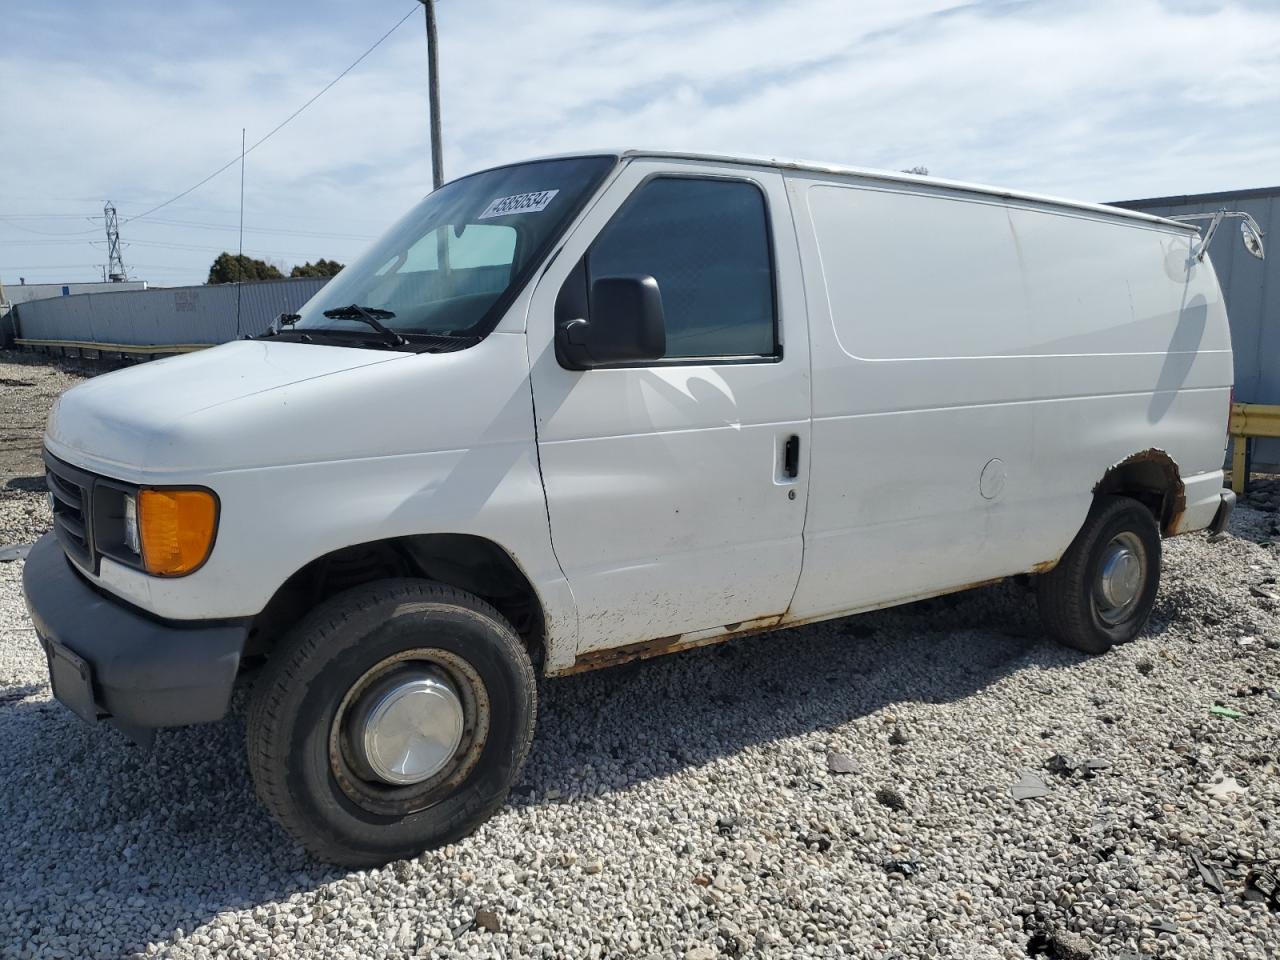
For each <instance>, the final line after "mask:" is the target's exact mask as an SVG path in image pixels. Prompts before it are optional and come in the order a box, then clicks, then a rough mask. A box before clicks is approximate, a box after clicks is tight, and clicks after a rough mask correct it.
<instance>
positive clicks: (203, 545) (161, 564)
mask: <svg viewBox="0 0 1280 960" xmlns="http://www.w3.org/2000/svg"><path fill="white" fill-rule="evenodd" d="M130 503H135V501H133V498H128V499H127V500H126V502H125V530H126V533H125V536H126V538H127V537H128V515H129V514H128V511H129V505H130ZM134 516H135V521H134V524H135V528H136V534H135V535H136V536H137V537H138V539H139V541H140V545H141V547H142V549H141V550H140V551H139V553H141V555H142V565H143V567H145V568H146V571H147V573H150V574H152V575H153V576H157V577H181V576H183V575H184V574H188V573H191V572H192V571H193V570H195V569H196V568H197V567H199V566H200V565H201V564H203V563H204V562H205V560H207V559H208V558H209V551H210V550H212V549H213V537H214V534H215V533H216V532H217V529H218V501H217V499H216V498H215V497H214V495H213V494H212V493H210V492H209V491H208V490H164V489H161V490H147V489H144V490H142V491H140V492H139V493H138V498H137V501H136V503H135V506H134Z"/></svg>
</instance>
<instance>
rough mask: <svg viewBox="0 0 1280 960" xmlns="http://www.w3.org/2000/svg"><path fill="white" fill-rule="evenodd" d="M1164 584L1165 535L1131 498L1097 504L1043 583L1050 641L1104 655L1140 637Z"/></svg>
mask: <svg viewBox="0 0 1280 960" xmlns="http://www.w3.org/2000/svg"><path fill="white" fill-rule="evenodd" d="M1159 585H1160V530H1159V528H1158V527H1157V526H1156V521H1155V518H1154V517H1153V516H1152V515H1151V512H1150V511H1149V510H1148V509H1147V508H1146V507H1144V506H1143V505H1142V504H1141V503H1139V502H1138V501H1137V500H1132V499H1130V498H1128V497H1119V496H1106V497H1099V498H1098V499H1097V500H1096V501H1095V502H1094V505H1093V509H1091V510H1090V511H1089V516H1088V519H1086V520H1085V523H1084V526H1083V527H1082V528H1081V530H1080V532H1079V533H1078V534H1076V538H1075V540H1073V541H1072V543H1071V546H1070V547H1068V548H1067V552H1066V553H1065V554H1063V556H1062V559H1061V560H1060V561H1058V565H1057V566H1056V567H1054V568H1053V569H1052V570H1050V571H1049V572H1048V573H1046V574H1043V575H1042V576H1041V577H1040V578H1039V582H1038V584H1037V601H1038V605H1039V608H1040V620H1041V622H1042V623H1043V624H1044V628H1045V630H1046V631H1047V632H1048V634H1049V635H1050V636H1051V637H1053V638H1054V639H1055V640H1057V641H1058V642H1059V643H1063V644H1065V645H1066V646H1068V647H1072V648H1073V649H1076V650H1079V651H1081V652H1083V653H1090V654H1100V653H1106V652H1107V651H1108V650H1110V649H1111V648H1112V647H1113V646H1115V645H1116V644H1117V643H1128V642H1129V641H1130V640H1132V639H1133V638H1134V637H1136V636H1137V635H1138V634H1139V633H1140V632H1141V631H1142V628H1143V627H1144V626H1146V623H1147V618H1148V617H1150V616H1151V609H1152V607H1154V606H1155V600H1156V590H1157V589H1158V588H1159Z"/></svg>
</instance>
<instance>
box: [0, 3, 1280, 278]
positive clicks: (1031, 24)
mask: <svg viewBox="0 0 1280 960" xmlns="http://www.w3.org/2000/svg"><path fill="white" fill-rule="evenodd" d="M438 6H439V11H440V13H439V17H440V32H441V50H442V71H443V100H444V126H445V169H446V175H447V176H457V175H459V174H462V173H466V172H469V171H471V170H475V169H477V168H480V167H484V166H488V165H490V164H493V163H497V162H503V161H508V160H513V159H519V158H521V157H526V156H534V155H538V154H545V153H552V152H562V151H569V150H576V149H589V148H594V147H602V146H651V147H662V148H676V149H695V150H710V151H715V152H741V153H750V154H765V155H773V156H785V157H800V158H807V159H815V160H824V161H830V162H837V163H849V164H855V165H859V166H871V167H886V168H890V169H898V168H902V167H909V166H914V165H917V164H922V165H925V166H927V167H928V168H929V169H930V171H931V172H932V173H933V174H935V175H938V176H943V177H948V178H951V179H959V180H971V181H977V182H984V183H993V184H998V185H1001V186H1007V187H1015V188H1020V189H1028V190H1034V191H1039V192H1044V193H1052V194H1058V195H1064V196H1069V197H1076V198H1081V199H1088V200H1117V199H1126V198H1134V197H1144V196H1160V195H1166V194H1179V193H1194V192H1201V191H1209V190H1228V189H1237V188H1244V187H1256V186H1270V185H1274V184H1276V183H1280V123H1278V122H1277V121H1278V120H1280V55H1277V51H1278V50H1280V0H1241V2H1234V3H1232V2H1226V0H1221V2H1219V0H1124V2H1117V0H988V2H982V0H978V2H969V3H956V2H947V0H885V2H878V0H857V2H852V0H790V2H784V0H773V2H741V0H740V2H721V0H704V2H691V0H665V2H663V0H659V2H654V0H649V2H631V0H626V2H624V0H556V2H553V3H530V2H528V0H523V2H517V0H438ZM410 11H414V14H413V16H411V17H410V18H409V20H408V21H407V22H405V23H404V24H403V25H402V26H401V27H400V28H399V29H398V30H397V31H396V32H395V33H394V34H392V36H391V37H390V38H389V39H388V40H387V41H386V42H385V43H384V44H383V45H382V46H380V47H379V48H378V49H377V50H376V51H374V53H373V54H372V55H370V57H369V58H368V59H367V60H365V61H364V62H363V63H361V64H360V65H359V66H358V67H357V68H356V69H355V70H354V71H352V72H351V73H350V74H348V75H347V77H345V78H344V79H343V80H342V81H341V82H340V83H339V84H338V85H337V86H335V87H334V88H333V89H332V90H330V91H329V92H328V93H327V94H325V96H324V97H322V98H321V99H320V100H318V101H317V102H316V103H315V104H314V105H313V106H311V107H310V108H309V109H308V110H307V111H306V112H304V113H303V114H302V115H301V116H300V117H299V118H298V119H296V120H294V121H293V122H292V123H291V124H290V125H289V126H287V127H285V128H284V129H283V130H282V131H280V132H279V133H278V134H276V135H275V136H274V137H273V138H272V139H271V140H269V141H268V142H267V143H265V144H263V145H262V146H261V147H260V148H258V150H257V151H255V152H254V153H252V154H250V156H249V159H248V164H247V174H246V188H245V211H246V212H245V225H246V232H245V249H246V252H248V253H252V254H253V255H255V256H262V257H266V258H267V259H270V260H272V261H274V262H276V263H278V264H280V265H281V266H283V267H284V268H286V270H287V268H288V267H289V266H291V265H292V264H294V263H300V262H302V261H304V260H308V259H315V258H316V257H321V256H324V257H331V258H336V259H339V260H342V261H344V262H345V261H349V260H350V259H352V258H353V257H355V256H356V255H357V254H358V253H359V252H360V250H361V249H362V248H363V247H364V246H365V245H366V244H367V243H368V242H369V241H370V239H371V238H373V237H374V236H376V235H377V234H378V233H379V232H381V230H382V229H383V228H385V227H386V226H387V225H388V224H389V223H390V222H391V221H392V220H394V219H395V217H396V216H397V215H398V214H399V213H401V212H402V211H403V210H404V209H405V208H406V207H407V206H409V205H410V204H412V203H413V202H414V201H415V200H416V199H418V198H419V197H420V196H422V195H423V194H424V193H425V192H426V191H427V190H428V189H429V186H430V166H429V155H430V151H429V143H428V131H427V102H426V47H425V40H424V34H423V24H422V14H421V10H420V7H419V5H418V4H417V3H415V2H414V0H394V2H393V0H365V2H362V3H350V2H325V0H311V2H305V3H303V2H293V0H274V2H272V3H261V2H247V0H227V2H222V3H217V4H195V3H173V2H165V3H161V2H142V0H139V2H132V3H129V2H121V3H105V2H88V0H60V2H51V0H9V2H8V3H6V5H5V17H4V23H5V35H6V42H5V44H4V45H3V47H2V48H0V133H2V134H3V149H0V281H3V282H4V283H16V282H17V281H18V277H19V276H25V277H26V278H27V280H28V282H50V281H68V280H90V279H96V278H98V277H99V275H100V267H99V265H100V264H102V263H104V262H105V260H106V252H105V248H104V245H103V244H102V243H101V242H100V241H101V240H102V234H101V225H102V221H101V219H100V218H101V214H102V205H103V202H104V201H105V200H111V201H113V202H114V203H115V205H116V207H117V208H118V210H119V212H120V217H121V220H122V222H123V226H122V231H121V232H122V236H123V238H124V240H125V243H126V244H127V246H126V248H125V251H124V253H125V263H126V266H127V267H128V268H129V272H130V274H131V275H133V276H136V277H138V278H140V279H146V280H149V281H151V282H152V283H154V284H159V285H173V284H179V283H198V282H202V281H203V280H204V278H205V275H206V274H207V272H208V267H209V263H210V262H211V261H212V260H213V258H214V256H215V255H216V254H217V253H218V252H219V251H220V250H223V249H230V250H234V248H235V244H236V230H235V223H236V220H237V216H238V202H239V177H238V169H237V168H233V169H231V170H228V171H226V172H225V173H223V174H221V175H220V176H219V177H217V178H215V179H214V180H212V181H211V182H210V183H208V184H207V185H205V186H204V187H202V188H200V189H199V190H197V191H195V192H194V193H192V194H191V195H190V196H188V197H185V198H183V199H182V200H180V201H178V202H177V203H174V204H172V205H170V206H168V207H165V208H164V209H163V210H162V211H160V212H159V213H157V214H155V215H153V216H151V217H146V218H142V219H139V220H138V221H136V222H133V223H130V222H128V221H129V217H130V216H131V215H135V214H139V213H142V212H143V211H144V210H146V209H147V208H148V207H150V206H153V205H154V204H156V203H159V202H161V201H163V200H165V199H167V198H169V197H172V196H173V195H175V194H177V193H179V192H181V191H182V190H184V189H186V188H187V187H189V186H191V185H192V184H193V183H195V182H196V181H198V180H200V179H202V178H203V177H205V176H206V175H208V174H209V173H210V172H212V171H213V170H214V169H216V168H217V167H219V166H221V165H222V164H223V163H225V162H226V161H227V160H229V159H231V158H233V157H234V156H236V154H237V153H238V151H239V143H240V128H241V127H242V126H243V127H245V128H247V130H248V140H249V142H250V143H252V142H253V141H254V140H256V139H257V138H258V137H261V136H262V135H263V134H265V133H266V132H267V131H269V130H270V129H271V128H272V127H273V126H275V125H276V124H277V123H278V122H279V121H280V120H282V119H284V118H285V117H286V116H288V115H289V114H290V113H291V112H293V110H294V109H296V108H297V107H298V106H299V105H300V104H301V103H303V102H304V101H306V100H307V99H308V98H309V97H311V96H312V95H313V94H314V93H315V92H316V91H317V90H319V89H320V88H321V87H323V86H324V85H325V84H326V83H327V82H329V81H330V80H331V79H333V77H334V76H336V75H337V74H338V73H339V72H340V71H341V70H342V69H343V68H344V67H346V66H347V65H348V64H349V63H350V62H351V61H352V60H353V59H355V57H356V56H358V55H359V53H360V52H361V51H363V50H364V49H365V48H366V47H368V46H369V45H370V44H371V43H372V42H373V41H374V40H376V39H377V38H378V37H379V36H380V35H382V34H383V33H384V32H385V31H386V30H387V29H388V28H390V27H391V26H392V24H394V23H395V22H396V21H397V20H399V19H400V18H401V17H402V16H404V15H405V14H406V13H409V12H410ZM95 217H96V218H98V219H87V218H95Z"/></svg>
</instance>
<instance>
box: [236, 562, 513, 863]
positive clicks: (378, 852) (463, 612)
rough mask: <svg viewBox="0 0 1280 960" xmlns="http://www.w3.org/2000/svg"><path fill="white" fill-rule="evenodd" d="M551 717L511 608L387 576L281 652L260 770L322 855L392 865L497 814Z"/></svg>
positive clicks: (288, 820)
mask: <svg viewBox="0 0 1280 960" xmlns="http://www.w3.org/2000/svg"><path fill="white" fill-rule="evenodd" d="M403 691H409V693H408V694H403V699H399V700H397V699H396V697H397V696H401V695H402V692H403ZM424 691H425V692H424ZM414 694H416V695H417V697H416V699H415V696H414ZM406 704H407V706H406ZM442 704H443V706H441V705H442ZM397 711H398V712H397ZM441 711H443V712H441ZM536 713H537V690H536V685H535V680H534V674H533V666H532V664H531V663H530V661H529V656H528V654H527V652H526V651H525V648H524V644H523V643H522V642H521V640H520V637H519V636H518V635H517V634H516V632H515V630H514V629H513V628H512V627H511V625H510V624H509V623H508V622H507V621H506V620H504V619H503V617H502V616H501V615H500V614H499V613H498V612H497V611H496V610H494V609H493V608H492V607H490V606H489V605H488V604H487V603H485V602H484V601H482V600H480V599H479V598H478V597H475V596H472V595H471V594H469V593H465V592H464V591H461V590H457V589H454V588H453V587H448V586H444V585H442V584H436V583H430V582H427V581H423V580H384V581H379V582H376V583H370V584H365V585H363V586H359V587H355V588H353V589H351V590H348V591H346V592H344V593H341V594H338V595H337V596H335V597H332V598H331V599H329V600H327V601H325V602H324V603H322V604H321V605H320V606H318V607H317V608H316V609H315V610H313V611H312V612H311V613H310V614H309V615H308V616H306V617H305V618H304V619H303V620H302V621H301V622H300V623H298V625H297V626H296V627H294V628H293V630H291V631H290V633H289V634H288V635H287V636H286V637H285V638H284V639H283V640H282V641H281V645H280V647H279V648H278V649H277V650H275V651H274V652H273V654H272V655H271V657H269V658H268V660H267V663H266V665H265V666H264V667H263V669H262V673H261V675H260V676H259V677H258V678H257V682H256V683H255V684H254V690H253V698H252V701H251V704H250V708H249V717H248V753H249V768H250V770H251V771H252V774H253V780H254V786H255V788H256V790H257V794H258V798H259V800H260V801H261V802H262V805H263V806H264V807H266V808H267V810H268V811H269V812H270V813H271V814H272V815H273V816H274V817H275V818H276V820H277V821H279V823H280V824H281V826H283V827H284V828H285V830H287V831H288V832H289V833H290V834H291V835H292V836H293V837H294V839H296V840H297V841H298V842H299V843H300V844H302V846H303V847H305V848H306V849H307V851H308V852H310V853H311V854H312V855H314V856H315V857H317V858H319V859H321V860H325V861H328V862H330V863H336V864H341V865H343V866H350V867H370V866H378V865H381V864H384V863H387V862H389V861H391V860H400V859H405V858H407V857H412V856H415V855H417V854H418V853H420V852H421V851H422V850H424V849H427V848H429V847H435V846H440V845H442V844H446V843H450V842H452V841H454V840H457V839H459V838H461V837H463V836H466V835H467V834H469V833H470V832H472V831H473V830H474V829H475V828H476V827H477V826H479V825H480V824H481V823H483V822H484V821H485V820H487V819H488V818H489V817H490V816H492V814H493V813H494V812H495V811H497V810H498V809H499V808H500V807H501V806H502V804H503V802H504V801H505V800H506V797H507V793H508V791H509V790H510V788H511V786H512V784H513V783H514V782H515V779H516V777H517V776H518V775H519V772H520V768H521V766H522V765H523V763H524V760H525V757H526V755H527V754H528V751H529V744H530V741H531V740H532V738H533V729H534V722H535V717H536ZM379 724H381V726H379ZM440 730H443V731H444V733H442V734H441V733H439V731H440ZM428 737H431V738H434V739H424V738H428ZM406 744H407V746H406ZM401 759H403V761H404V765H402V766H399V767H398V766H396V764H397V763H399V761H400V760H401ZM415 763H416V764H417V766H416V767H414V764H415ZM406 770H407V771H408V773H406V772H405V771H406Z"/></svg>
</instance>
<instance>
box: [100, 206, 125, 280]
mask: <svg viewBox="0 0 1280 960" xmlns="http://www.w3.org/2000/svg"><path fill="white" fill-rule="evenodd" d="M102 212H103V213H104V214H105V215H106V221H107V279H108V280H110V281H111V282H112V283H120V282H122V281H125V280H128V279H129V275H128V274H127V273H125V271H124V258H123V257H122V256H121V255H120V226H119V225H118V224H117V223H116V208H115V207H113V206H112V205H111V201H109V200H108V201H107V205H106V206H105V207H103V208H102Z"/></svg>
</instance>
